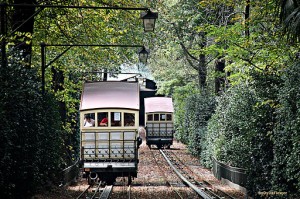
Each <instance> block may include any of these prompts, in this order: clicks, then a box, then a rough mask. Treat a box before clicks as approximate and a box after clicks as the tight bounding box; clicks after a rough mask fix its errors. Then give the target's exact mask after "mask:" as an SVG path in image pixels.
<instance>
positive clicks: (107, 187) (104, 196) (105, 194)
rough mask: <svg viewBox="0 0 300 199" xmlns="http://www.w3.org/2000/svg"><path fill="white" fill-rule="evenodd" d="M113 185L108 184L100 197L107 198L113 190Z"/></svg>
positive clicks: (101, 198) (100, 198)
mask: <svg viewBox="0 0 300 199" xmlns="http://www.w3.org/2000/svg"><path fill="white" fill-rule="evenodd" d="M112 188H113V185H106V186H105V187H104V189H103V191H102V193H101V195H100V197H99V199H107V198H108V197H109V195H110V193H111V191H112Z"/></svg>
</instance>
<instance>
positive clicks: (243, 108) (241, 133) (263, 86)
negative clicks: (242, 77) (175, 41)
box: [207, 72, 280, 194]
mask: <svg viewBox="0 0 300 199" xmlns="http://www.w3.org/2000/svg"><path fill="white" fill-rule="evenodd" d="M252 79H253V81H252V82H251V83H247V82H244V83H241V84H238V85H236V86H234V87H231V88H230V89H229V90H228V91H227V92H226V93H225V94H224V95H222V96H221V97H220V98H219V99H218V100H217V101H218V106H217V108H216V113H215V114H214V115H213V117H212V119H211V120H210V122H209V124H208V137H207V140H208V147H207V148H208V150H210V151H208V152H207V153H211V155H212V156H214V157H216V158H217V159H218V160H220V161H223V162H226V163H227V164H229V165H231V166H235V167H240V168H245V169H247V175H248V180H247V184H245V185H244V186H245V187H246V188H247V189H248V191H249V193H250V194H257V193H258V191H263V190H272V185H271V183H270V182H271V172H272V162H273V156H274V155H273V141H272V140H273V129H274V128H275V123H276V119H275V118H276V115H275V109H276V107H277V102H276V95H277V93H278V91H277V88H278V86H279V85H280V81H279V79H278V77H277V76H276V75H275V76H274V75H272V74H267V73H264V74H260V73H256V72H254V73H252Z"/></svg>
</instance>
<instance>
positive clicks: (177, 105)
mask: <svg viewBox="0 0 300 199" xmlns="http://www.w3.org/2000/svg"><path fill="white" fill-rule="evenodd" d="M196 92H197V89H196V88H195V85H194V84H187V85H185V86H180V87H175V88H174V92H173V95H172V97H173V99H174V109H175V118H174V123H175V129H176V132H175V137H176V138H177V139H178V140H180V141H181V142H183V143H185V144H187V143H188V141H189V140H188V139H189V132H188V129H187V126H186V122H184V121H185V115H186V109H185V104H186V99H187V98H188V96H189V95H191V94H193V93H196Z"/></svg>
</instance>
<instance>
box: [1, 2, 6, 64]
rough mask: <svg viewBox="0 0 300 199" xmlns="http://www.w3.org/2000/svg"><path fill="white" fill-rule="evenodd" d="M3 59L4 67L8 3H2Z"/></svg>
mask: <svg viewBox="0 0 300 199" xmlns="http://www.w3.org/2000/svg"><path fill="white" fill-rule="evenodd" d="M0 12H1V37H2V41H1V56H2V57H1V60H2V64H1V65H2V67H3V68H6V65H7V59H6V18H5V15H6V4H1V10H0Z"/></svg>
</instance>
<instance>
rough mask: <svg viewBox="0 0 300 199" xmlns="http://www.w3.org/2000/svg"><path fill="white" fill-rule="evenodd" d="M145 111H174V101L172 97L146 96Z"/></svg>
mask: <svg viewBox="0 0 300 199" xmlns="http://www.w3.org/2000/svg"><path fill="white" fill-rule="evenodd" d="M144 102H145V113H154V112H168V113H173V112H174V108H173V102H172V98H170V97H148V98H145V101H144Z"/></svg>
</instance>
